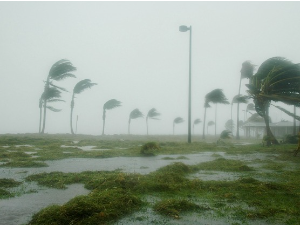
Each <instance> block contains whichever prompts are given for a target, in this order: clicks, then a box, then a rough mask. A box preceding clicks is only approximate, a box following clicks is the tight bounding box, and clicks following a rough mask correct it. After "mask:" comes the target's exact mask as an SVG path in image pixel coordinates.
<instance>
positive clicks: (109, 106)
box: [102, 99, 121, 135]
mask: <svg viewBox="0 0 300 225" xmlns="http://www.w3.org/2000/svg"><path fill="white" fill-rule="evenodd" d="M119 106H121V102H120V101H118V100H116V99H111V100H108V101H107V102H105V104H104V105H103V116H102V119H103V129H102V135H104V127H105V119H106V110H110V109H114V108H117V107H119Z"/></svg>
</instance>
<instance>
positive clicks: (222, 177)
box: [188, 170, 241, 181]
mask: <svg viewBox="0 0 300 225" xmlns="http://www.w3.org/2000/svg"><path fill="white" fill-rule="evenodd" d="M240 176H241V175H240V174H238V173H234V172H221V171H209V172H207V171H204V170H201V171H198V172H197V173H194V174H192V175H190V176H188V178H190V179H196V178H197V179H199V180H203V181H208V180H216V181H234V180H237V179H239V178H240Z"/></svg>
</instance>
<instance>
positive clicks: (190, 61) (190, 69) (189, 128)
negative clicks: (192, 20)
mask: <svg viewBox="0 0 300 225" xmlns="http://www.w3.org/2000/svg"><path fill="white" fill-rule="evenodd" d="M191 73H192V26H190V56H189V115H188V116H189V118H188V143H191V142H192V137H191V123H192V119H191V115H192V114H191V111H192V106H191V105H192V104H191V96H192V94H191V86H192V85H191V83H192V82H191Z"/></svg>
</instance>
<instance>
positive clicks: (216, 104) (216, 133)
mask: <svg viewBox="0 0 300 225" xmlns="http://www.w3.org/2000/svg"><path fill="white" fill-rule="evenodd" d="M217 106H218V104H216V111H215V137H217Z"/></svg>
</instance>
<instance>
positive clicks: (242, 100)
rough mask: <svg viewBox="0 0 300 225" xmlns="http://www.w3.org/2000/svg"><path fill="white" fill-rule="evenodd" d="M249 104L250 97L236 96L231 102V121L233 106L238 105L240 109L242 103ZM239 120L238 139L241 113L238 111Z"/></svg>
mask: <svg viewBox="0 0 300 225" xmlns="http://www.w3.org/2000/svg"><path fill="white" fill-rule="evenodd" d="M247 102H248V96H245V95H236V96H234V97H233V99H232V102H231V119H232V105H233V103H237V104H238V107H239V105H240V104H241V103H245V104H246V103H247ZM236 117H237V119H236V139H240V131H239V130H240V124H239V123H240V111H239V110H238V111H237V116H236Z"/></svg>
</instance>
